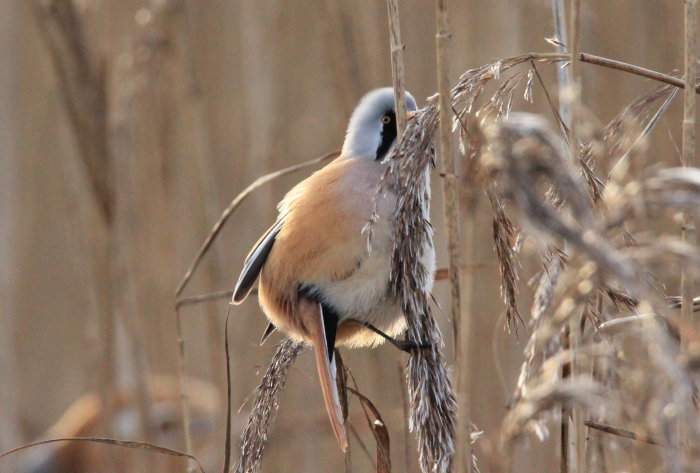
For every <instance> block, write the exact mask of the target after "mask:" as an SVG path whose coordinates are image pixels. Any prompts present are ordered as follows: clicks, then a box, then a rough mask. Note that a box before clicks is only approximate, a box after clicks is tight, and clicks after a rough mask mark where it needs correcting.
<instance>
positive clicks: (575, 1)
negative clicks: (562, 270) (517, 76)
mask: <svg viewBox="0 0 700 473" xmlns="http://www.w3.org/2000/svg"><path fill="white" fill-rule="evenodd" d="M580 12H581V0H571V4H570V17H569V33H570V37H569V52H570V53H571V65H570V66H569V67H570V70H571V71H570V73H571V77H570V86H569V88H568V90H567V91H566V93H568V94H570V95H569V113H570V123H569V129H570V130H571V135H570V137H569V154H570V159H571V162H572V163H576V162H578V156H579V140H578V124H577V122H578V121H579V106H580V103H581V76H580V66H581V60H580V56H581V54H580V53H581V23H580ZM565 251H566V247H565ZM582 317H583V315H582V314H580V313H578V314H574V315H572V316H570V318H569V326H568V331H569V349H570V350H571V353H572V356H571V369H570V377H571V378H572V379H573V378H576V377H577V375H578V366H577V365H578V354H577V352H578V350H579V348H580V346H581V337H582V334H581V318H582ZM570 413H571V417H570V420H571V424H573V425H570V427H569V429H568V432H569V435H568V436H567V441H568V442H569V444H568V445H567V448H566V450H567V452H566V453H567V454H568V455H567V457H566V458H564V460H563V461H564V462H565V464H566V465H567V466H568V471H572V469H573V468H575V469H573V471H575V472H576V473H584V469H585V467H584V460H585V453H584V447H585V439H586V435H585V431H584V425H583V414H584V413H583V412H582V411H581V408H580V407H577V406H574V407H572V408H571V410H570ZM571 444H573V446H574V451H573V452H572V451H570V449H569V445H571ZM562 455H564V452H562ZM572 467H573V468H572Z"/></svg>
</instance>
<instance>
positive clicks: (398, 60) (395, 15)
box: [386, 0, 406, 140]
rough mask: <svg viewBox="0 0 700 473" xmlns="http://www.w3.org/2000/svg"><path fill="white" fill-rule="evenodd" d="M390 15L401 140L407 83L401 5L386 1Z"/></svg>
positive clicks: (394, 84)
mask: <svg viewBox="0 0 700 473" xmlns="http://www.w3.org/2000/svg"><path fill="white" fill-rule="evenodd" d="M386 8H387V11H388V15H389V45H390V47H391V82H392V85H393V86H394V104H395V105H394V106H395V107H396V137H397V140H400V139H401V137H402V136H403V133H404V131H406V83H405V82H404V65H403V48H404V45H403V43H402V42H401V26H400V23H399V5H398V1H397V0H386Z"/></svg>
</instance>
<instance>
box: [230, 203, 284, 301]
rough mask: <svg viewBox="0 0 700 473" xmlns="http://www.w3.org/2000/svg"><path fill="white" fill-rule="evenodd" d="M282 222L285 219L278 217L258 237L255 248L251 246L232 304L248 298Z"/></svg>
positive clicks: (234, 291)
mask: <svg viewBox="0 0 700 473" xmlns="http://www.w3.org/2000/svg"><path fill="white" fill-rule="evenodd" d="M284 221H285V217H284V216H283V217H280V218H279V219H278V220H277V222H275V224H274V225H273V226H271V227H270V228H269V229H268V230H267V231H266V232H265V234H264V235H263V236H261V237H260V239H259V240H258V242H257V243H256V244H255V246H253V249H252V250H250V253H248V256H247V257H246V259H245V262H244V263H243V270H242V271H241V275H240V276H239V277H238V282H237V283H236V288H235V289H234V290H233V303H234V304H240V303H241V302H243V300H244V299H245V298H246V297H247V296H248V293H249V292H250V289H251V288H252V287H253V284H255V280H256V279H257V278H258V275H259V274H260V270H261V269H262V267H263V265H264V264H265V261H266V260H267V255H269V254H270V250H271V249H272V245H274V244H275V238H276V237H277V234H278V233H279V232H280V230H281V229H282V225H283V224H284Z"/></svg>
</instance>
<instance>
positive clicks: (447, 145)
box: [435, 0, 476, 473]
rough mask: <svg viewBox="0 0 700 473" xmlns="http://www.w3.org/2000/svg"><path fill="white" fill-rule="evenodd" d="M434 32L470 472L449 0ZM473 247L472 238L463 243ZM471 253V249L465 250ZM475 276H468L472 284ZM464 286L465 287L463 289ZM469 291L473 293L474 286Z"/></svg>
mask: <svg viewBox="0 0 700 473" xmlns="http://www.w3.org/2000/svg"><path fill="white" fill-rule="evenodd" d="M436 7H437V12H436V15H437V32H436V35H435V43H436V49H437V80H438V93H439V101H438V110H439V119H440V125H439V129H438V134H439V142H438V149H439V153H440V160H441V162H442V173H443V175H444V178H443V179H442V189H443V209H444V214H445V236H446V239H447V255H448V264H449V268H448V271H449V283H450V318H451V319H452V334H453V337H454V350H455V367H456V371H457V412H458V417H457V432H456V439H455V442H456V452H455V453H456V459H455V461H456V465H457V467H456V468H457V469H458V470H459V471H465V472H467V473H471V471H472V462H471V457H472V453H471V442H470V438H469V437H470V430H471V429H470V426H471V412H470V408H471V405H470V396H469V388H470V386H471V382H472V381H471V368H470V365H469V361H470V356H469V346H470V335H471V329H470V327H471V323H470V322H471V320H470V317H471V315H472V314H471V312H470V311H467V312H466V314H464V313H462V300H461V296H462V287H461V276H462V266H463V261H462V255H461V245H462V240H461V236H460V231H459V226H460V222H461V219H460V216H459V181H458V180H457V171H456V169H455V157H454V149H453V143H452V121H453V118H454V117H453V113H452V96H451V94H450V76H449V71H450V67H449V66H450V64H449V47H450V40H451V37H452V33H451V32H450V20H449V15H450V13H449V5H448V0H437V2H436ZM466 244H467V245H470V246H474V245H475V244H476V243H475V241H474V238H472V239H470V240H469V241H467V242H466ZM468 251H469V252H470V253H472V252H473V251H472V250H471V249H470V250H468ZM474 280H475V279H474V278H469V281H470V282H471V283H473V282H474ZM465 289H466V288H465ZM466 290H468V291H470V293H471V292H473V286H472V287H470V288H469V289H466Z"/></svg>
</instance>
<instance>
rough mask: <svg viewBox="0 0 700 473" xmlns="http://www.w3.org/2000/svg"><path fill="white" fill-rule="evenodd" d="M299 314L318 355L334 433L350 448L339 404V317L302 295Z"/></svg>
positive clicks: (339, 442)
mask: <svg viewBox="0 0 700 473" xmlns="http://www.w3.org/2000/svg"><path fill="white" fill-rule="evenodd" d="M298 308H299V312H300V313H299V315H300V317H301V318H302V321H303V322H304V325H305V326H306V327H307V329H308V330H309V332H310V334H311V339H312V343H313V346H314V354H315V356H316V368H317V369H318V377H319V380H320V382H321V391H323V401H324V403H325V405H326V411H327V412H328V417H329V419H330V421H331V427H333V433H334V434H335V437H336V439H338V444H340V448H341V449H342V450H343V451H346V450H347V448H348V439H347V435H346V433H345V426H344V425H343V424H344V420H343V411H342V409H341V407H340V397H339V395H338V385H337V383H336V377H337V372H336V364H335V357H334V356H333V353H334V348H335V332H336V327H337V325H338V321H337V319H336V318H335V317H333V316H332V314H325V315H324V311H323V308H322V306H321V304H320V303H318V302H316V301H313V300H311V299H308V298H306V297H301V298H300V300H299V306H298Z"/></svg>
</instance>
